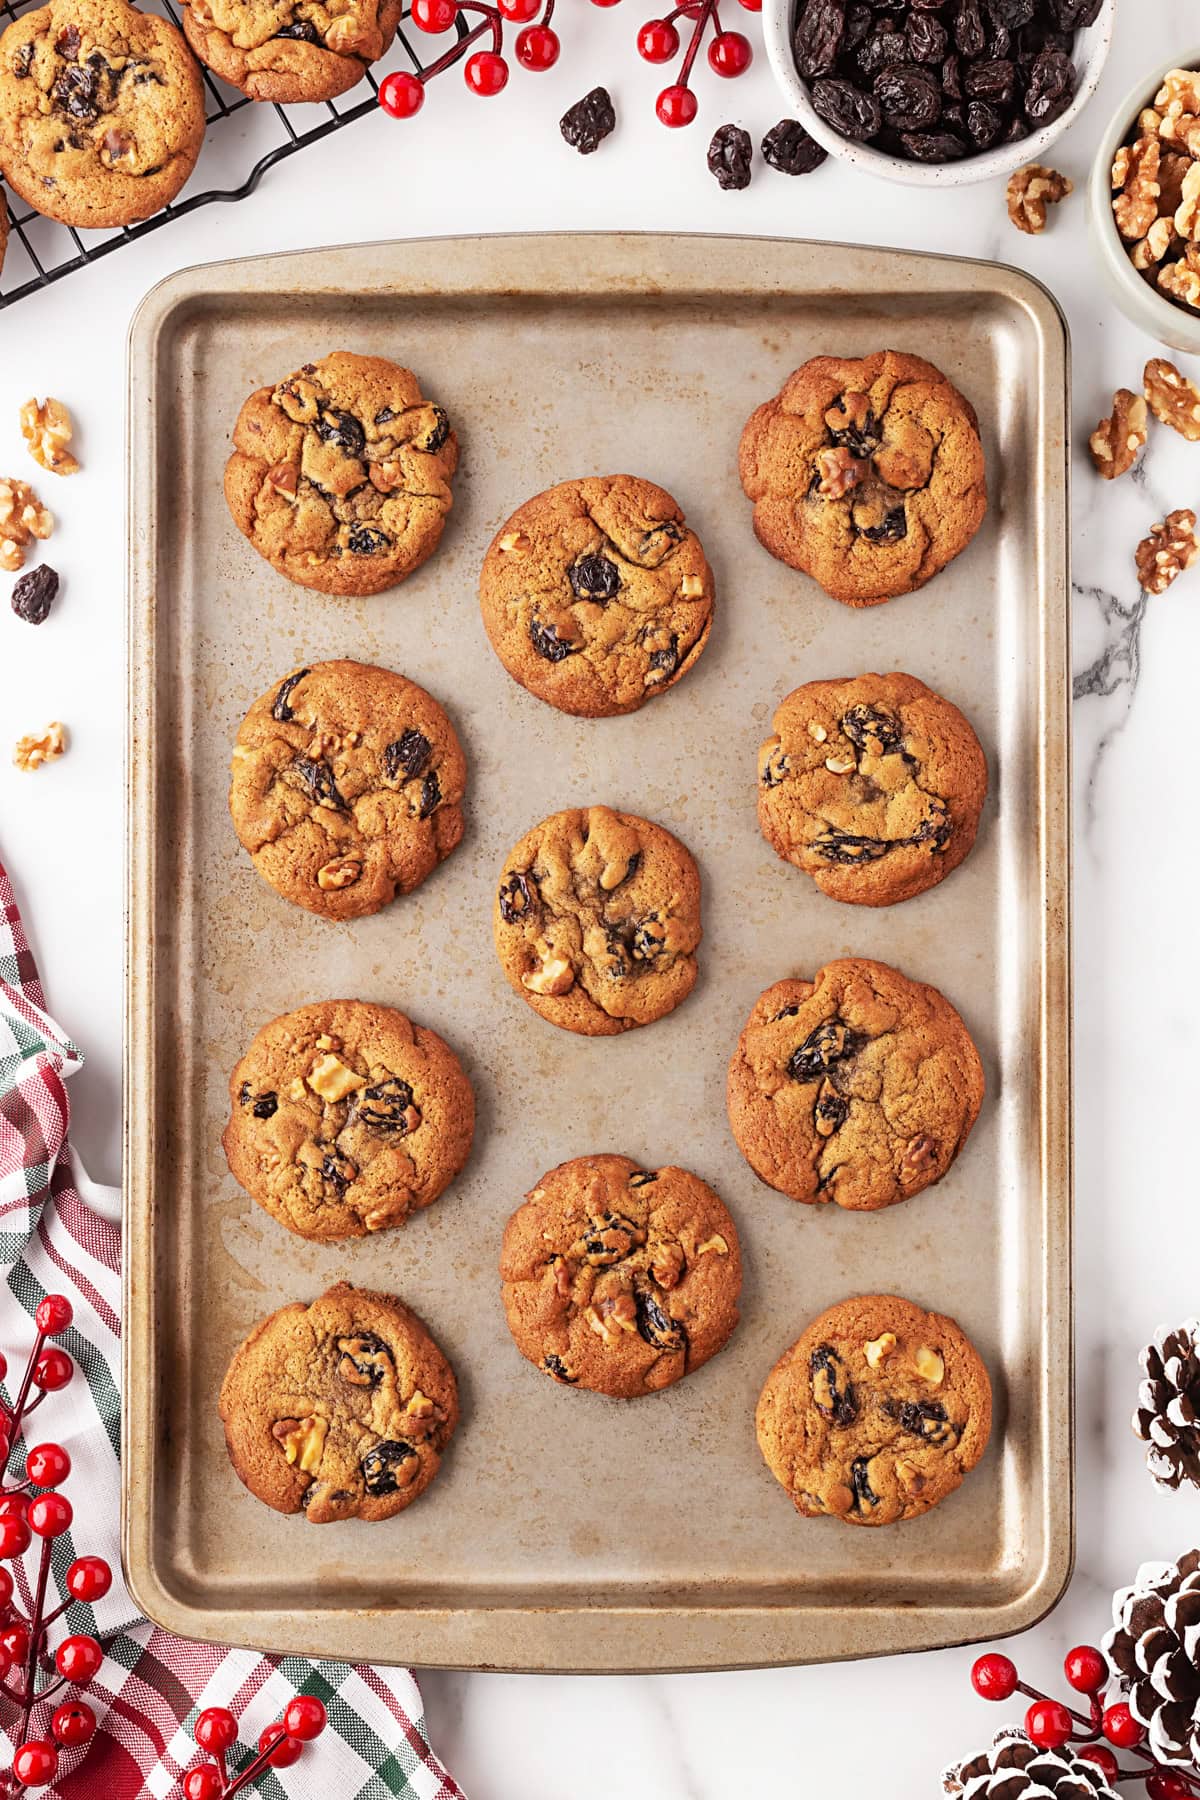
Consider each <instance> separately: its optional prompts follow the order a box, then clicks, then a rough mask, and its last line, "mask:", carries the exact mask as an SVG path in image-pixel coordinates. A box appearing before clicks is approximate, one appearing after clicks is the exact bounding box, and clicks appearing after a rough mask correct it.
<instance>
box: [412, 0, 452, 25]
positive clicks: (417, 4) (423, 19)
mask: <svg viewBox="0 0 1200 1800" xmlns="http://www.w3.org/2000/svg"><path fill="white" fill-rule="evenodd" d="M457 17H458V0H412V22H413V24H414V25H416V26H417V27H418V29H419V30H421V31H432V32H435V33H436V32H440V31H449V29H450V27H451V26H452V25H453V23H454V21H455V19H456V18H457Z"/></svg>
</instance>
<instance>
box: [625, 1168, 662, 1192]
mask: <svg viewBox="0 0 1200 1800" xmlns="http://www.w3.org/2000/svg"><path fill="white" fill-rule="evenodd" d="M657 1180H658V1170H657V1169H639V1170H638V1172H637V1174H636V1175H631V1176H630V1177H629V1185H630V1187H631V1188H641V1187H649V1186H650V1183H651V1182H652V1181H657Z"/></svg>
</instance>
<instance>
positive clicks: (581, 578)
mask: <svg viewBox="0 0 1200 1800" xmlns="http://www.w3.org/2000/svg"><path fill="white" fill-rule="evenodd" d="M567 579H568V581H569V582H570V583H571V591H572V592H573V594H574V595H575V598H576V599H577V600H599V601H600V602H601V604H603V603H604V601H605V600H612V599H614V598H615V597H616V595H617V594H619V593H620V591H621V571H620V570H619V569H618V567H617V565H616V563H615V562H610V560H609V558H608V557H607V556H601V555H600V554H599V552H598V551H597V552H596V553H595V554H593V555H591V556H581V557H580V558H579V559H578V561H577V562H573V563H572V564H571V567H570V568H569V569H568V570H567Z"/></svg>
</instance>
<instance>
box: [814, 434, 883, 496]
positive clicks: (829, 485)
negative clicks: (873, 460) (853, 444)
mask: <svg viewBox="0 0 1200 1800" xmlns="http://www.w3.org/2000/svg"><path fill="white" fill-rule="evenodd" d="M817 462H818V463H819V465H820V469H821V478H820V480H819V481H818V482H817V492H818V494H820V496H821V498H822V500H840V499H841V498H842V496H843V494H848V493H850V492H851V490H852V489H853V488H856V487H858V486H860V485H861V483H862V482H864V481H865V480H866V478H867V476H868V474H869V473H870V470H871V465H870V463H869V462H868V461H867V459H866V457H864V456H855V454H854V452H853V451H852V450H847V449H846V447H845V446H844V445H842V444H839V445H836V446H834V447H833V448H830V449H827V450H822V451H821V453H820V455H819V456H818V458H817Z"/></svg>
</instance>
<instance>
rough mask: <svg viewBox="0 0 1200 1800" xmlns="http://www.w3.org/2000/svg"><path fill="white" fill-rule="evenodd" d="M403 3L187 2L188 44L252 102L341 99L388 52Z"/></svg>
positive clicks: (385, 0) (384, 0)
mask: <svg viewBox="0 0 1200 1800" xmlns="http://www.w3.org/2000/svg"><path fill="white" fill-rule="evenodd" d="M400 11H401V0H348V4H326V0H184V9H183V29H184V32H185V33H186V35H187V41H188V43H189V44H190V45H191V47H192V49H193V50H194V51H195V53H196V55H197V56H198V57H199V58H200V61H201V62H202V63H206V64H207V65H208V67H209V68H210V69H211V70H212V71H213V73H214V74H215V75H219V76H220V77H221V79H222V81H227V82H229V84H230V86H231V87H236V88H240V89H241V91H242V93H243V94H247V95H249V97H250V99H251V100H269V101H274V102H275V104H276V105H279V106H292V105H295V104H296V103H297V102H300V101H306V100H307V101H314V100H334V99H336V98H337V96H338V95H339V94H344V93H345V92H346V91H347V89H349V88H352V87H353V86H354V85H355V83H356V82H359V81H361V80H362V78H363V76H364V75H365V74H366V72H367V70H368V68H369V67H370V65H371V64H372V63H373V62H377V61H378V60H379V58H380V57H381V56H383V55H384V54H385V52H386V51H387V49H388V47H389V46H390V44H391V42H392V39H393V38H394V37H395V35H396V27H397V25H398V24H399V22H400Z"/></svg>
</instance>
